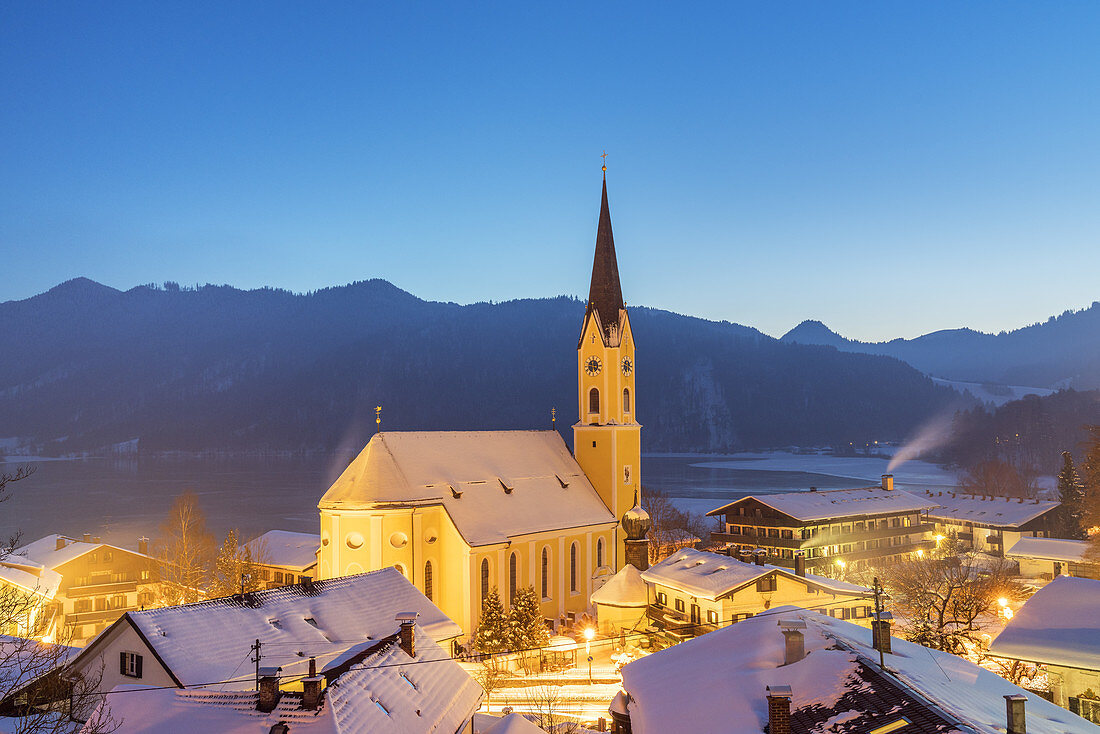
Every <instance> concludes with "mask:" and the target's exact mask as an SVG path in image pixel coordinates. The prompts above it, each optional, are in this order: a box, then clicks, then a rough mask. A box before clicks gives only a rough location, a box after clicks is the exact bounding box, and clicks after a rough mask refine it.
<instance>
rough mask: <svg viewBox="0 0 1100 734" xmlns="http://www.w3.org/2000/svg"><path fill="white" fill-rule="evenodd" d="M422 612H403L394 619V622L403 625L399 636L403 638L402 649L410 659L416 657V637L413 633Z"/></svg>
mask: <svg viewBox="0 0 1100 734" xmlns="http://www.w3.org/2000/svg"><path fill="white" fill-rule="evenodd" d="M419 614H420V612H402V613H401V614H398V615H397V616H396V617H394V621H396V622H397V623H398V624H400V625H401V629H400V631H399V632H398V634H399V635H400V636H401V649H402V650H404V651H405V654H406V655H408V656H409V657H410V658H415V657H416V636H415V634H414V633H413V624H415V623H416V618H417V616H418V615H419Z"/></svg>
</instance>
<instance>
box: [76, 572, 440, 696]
mask: <svg viewBox="0 0 1100 734" xmlns="http://www.w3.org/2000/svg"><path fill="white" fill-rule="evenodd" d="M400 612H414V613H417V614H418V615H419V616H418V622H417V624H418V626H419V627H420V628H421V629H422V630H423V631H424V632H425V633H426V634H427V635H428V636H429V637H430V638H431V639H432V640H434V641H435V642H437V643H446V642H448V641H450V640H453V639H454V638H455V637H457V636H458V635H459V634H461V632H462V630H461V629H460V628H459V627H458V625H456V624H455V623H454V622H452V621H451V620H450V619H448V618H447V616H446V615H445V614H443V612H441V611H440V610H439V608H438V607H436V606H435V605H434V604H432V603H431V602H430V601H428V600H427V599H426V598H424V595H423V594H421V593H420V592H419V591H417V590H416V588H415V587H413V586H412V584H410V583H409V582H408V581H407V580H406V579H405V577H404V576H402V575H401V573H400V572H398V571H397V570H396V569H392V568H387V569H382V570H381V571H375V572H373V573H368V574H359V575H356V576H347V577H343V578H339V579H329V580H326V581H317V582H306V583H302V584H296V585H294V586H284V587H280V588H278V589H270V590H268V591H258V592H255V593H251V594H239V595H236V596H232V597H225V598H221V599H211V600H208V601H202V602H196V603H193V604H184V605H181V606H176V607H164V608H161V609H150V610H146V611H141V612H127V613H126V614H124V615H123V616H122V618H120V619H119V620H118V621H117V622H115V623H114V624H113V625H111V627H109V628H108V629H107V630H105V631H104V632H103V634H101V635H100V636H99V637H97V638H96V639H95V640H94V641H93V642H92V643H91V644H90V645H88V646H87V647H85V648H84V650H82V651H81V653H80V654H79V655H78V656H76V658H74V659H73V661H72V662H71V663H70V665H69V669H70V670H71V671H72V672H74V673H77V674H83V673H85V672H86V671H89V670H99V669H102V670H103V681H102V685H101V690H102V691H109V690H112V689H113V688H114V687H115V686H118V685H125V684H131V683H134V684H140V685H143V686H157V687H170V688H171V687H175V688H200V687H211V688H216V689H218V690H249V689H252V688H254V687H255V685H256V675H255V672H254V666H253V664H252V663H250V662H249V660H250V658H253V657H254V656H255V653H256V645H255V643H256V642H257V641H258V642H259V653H260V656H261V661H262V665H263V666H264V667H278V668H280V669H281V671H282V675H283V676H284V680H290V681H300V679H301V678H302V677H304V676H305V675H306V673H307V670H308V668H309V661H310V659H311V658H312V659H313V660H314V661H315V664H317V665H320V666H322V667H323V666H325V665H326V664H328V663H330V662H332V661H334V660H339V659H341V658H342V657H344V656H346V655H348V654H349V651H351V652H352V653H354V652H355V651H356V650H359V649H360V648H361V647H362V646H364V645H367V646H369V645H371V644H373V643H375V642H377V641H378V640H381V639H383V638H385V637H387V636H388V635H390V634H392V632H393V626H394V622H393V620H394V615H395V614H397V613H400Z"/></svg>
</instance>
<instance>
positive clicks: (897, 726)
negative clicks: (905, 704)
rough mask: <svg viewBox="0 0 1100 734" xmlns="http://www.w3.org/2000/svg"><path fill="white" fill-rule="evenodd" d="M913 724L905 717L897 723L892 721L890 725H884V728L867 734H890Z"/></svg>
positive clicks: (880, 727)
mask: <svg viewBox="0 0 1100 734" xmlns="http://www.w3.org/2000/svg"><path fill="white" fill-rule="evenodd" d="M911 723H912V722H911V721H909V719H907V718H905V717H904V716H903V717H901V718H900V719H898V720H897V721H891V722H890V723H889V724H883V725H882V726H879V727H876V728H874V729H872V730H871V731H869V732H867V734H889V733H890V732H892V731H897V730H898V729H901V728H902V727H905V726H909V724H911Z"/></svg>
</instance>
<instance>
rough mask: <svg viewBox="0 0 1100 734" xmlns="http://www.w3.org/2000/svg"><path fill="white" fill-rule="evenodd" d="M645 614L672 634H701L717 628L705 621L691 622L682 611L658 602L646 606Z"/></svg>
mask: <svg viewBox="0 0 1100 734" xmlns="http://www.w3.org/2000/svg"><path fill="white" fill-rule="evenodd" d="M646 616H647V617H649V618H650V620H652V621H653V622H655V623H657V624H658V625H659V626H660V627H662V628H663V629H664V630H665V631H667V632H671V633H672V634H674V635H680V636H683V635H701V634H703V633H705V632H713V631H714V630H716V629H718V628H717V626H715V625H713V624H709V623H706V622H692V621H691V619H690V618H689V617H688V616H687V615H686V614H684V613H683V612H677V611H676V610H675V609H670V608H669V607H666V606H662V605H659V604H650V605H649V607H647V608H646Z"/></svg>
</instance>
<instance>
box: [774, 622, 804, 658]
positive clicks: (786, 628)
mask: <svg viewBox="0 0 1100 734" xmlns="http://www.w3.org/2000/svg"><path fill="white" fill-rule="evenodd" d="M779 628H780V629H781V630H783V639H784V642H785V645H784V649H783V664H784V665H790V664H791V663H797V662H798V661H799V660H801V659H802V658H804V657H806V638H805V636H804V635H803V634H802V630H804V629H806V623H805V622H804V621H802V620H801V619H781V620H779Z"/></svg>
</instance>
